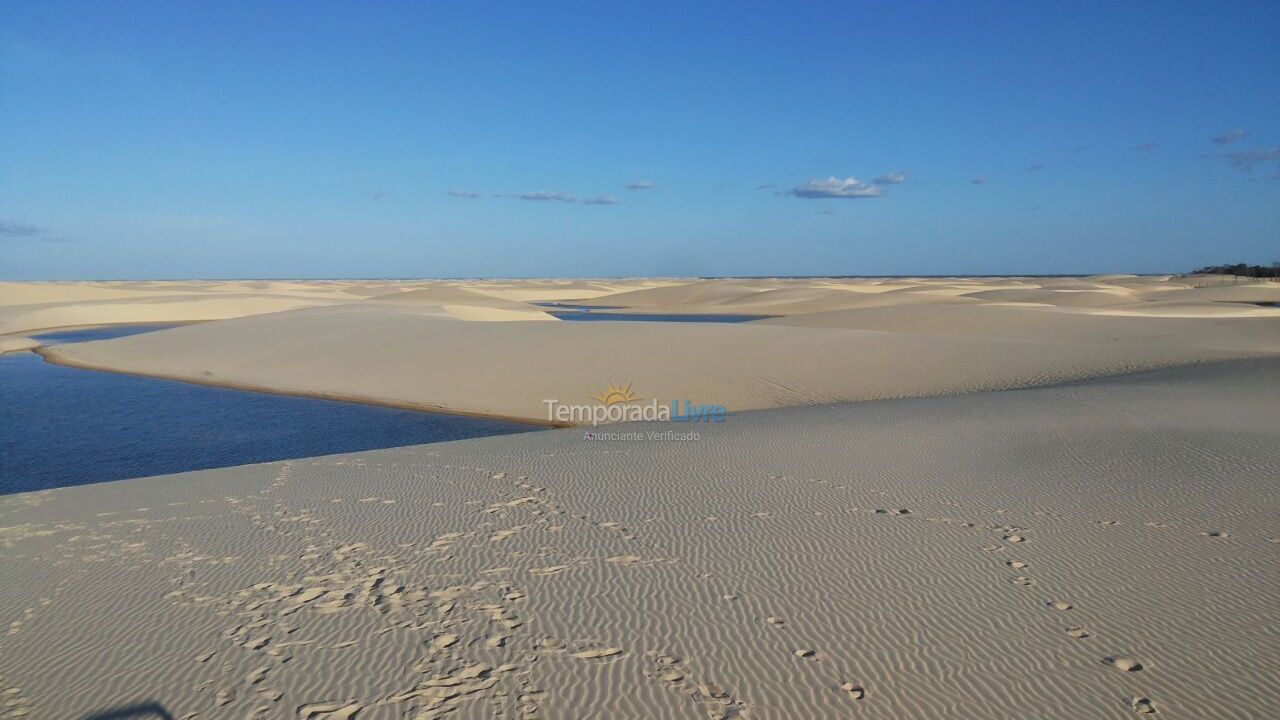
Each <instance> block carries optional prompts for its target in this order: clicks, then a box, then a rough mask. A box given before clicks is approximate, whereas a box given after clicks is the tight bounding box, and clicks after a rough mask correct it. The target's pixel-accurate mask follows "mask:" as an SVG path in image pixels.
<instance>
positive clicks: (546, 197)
mask: <svg viewBox="0 0 1280 720" xmlns="http://www.w3.org/2000/svg"><path fill="white" fill-rule="evenodd" d="M511 197H513V198H519V199H521V200H536V201H539V202H547V201H554V202H570V203H571V202H573V196H572V195H570V194H569V193H567V192H564V191H563V190H534V191H533V192H523V193H516V194H515V195H512V196H511Z"/></svg>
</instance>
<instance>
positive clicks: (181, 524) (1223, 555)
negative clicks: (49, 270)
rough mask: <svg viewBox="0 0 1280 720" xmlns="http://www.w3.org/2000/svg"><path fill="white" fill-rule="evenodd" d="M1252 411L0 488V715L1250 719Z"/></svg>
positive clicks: (762, 418)
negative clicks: (160, 711) (136, 710)
mask: <svg viewBox="0 0 1280 720" xmlns="http://www.w3.org/2000/svg"><path fill="white" fill-rule="evenodd" d="M329 312H330V311H329V310H327V309H325V310H308V311H298V312H295V313H287V314H285V315H286V316H289V317H292V318H296V319H306V318H311V319H313V320H314V321H316V322H328V323H334V322H335V321H336V320H337V319H336V318H333V317H327V315H326V314H327V313H329ZM362 318H363V319H364V320H367V321H369V322H372V323H374V324H375V325H376V324H378V323H381V322H387V321H386V320H385V319H384V320H379V319H378V316H377V315H376V314H374V315H371V316H362ZM265 319H266V318H249V319H243V320H236V321H228V322H220V323H210V324H208V325H205V326H202V328H218V327H220V326H221V327H224V328H229V329H228V330H227V331H226V332H227V335H226V336H225V337H242V335H241V333H244V332H249V331H250V330H252V329H253V327H254V325H253V323H254V322H255V321H261V320H265ZM454 324H455V325H457V326H463V327H465V326H481V325H483V326H486V327H487V326H489V325H490V324H485V323H465V322H461V321H455V322H454ZM570 325H572V324H571V323H511V324H510V326H509V327H510V329H527V328H531V327H535V326H546V327H567V326H570ZM339 327H341V326H340V325H339ZM765 327H768V326H765ZM196 329H197V328H189V329H187V330H190V331H194V330H196ZM633 329H635V328H633ZM740 329H741V328H740ZM788 329H789V330H798V328H774V330H788ZM400 330H401V331H402V332H406V330H405V328H404V327H401V328H400ZM166 332H172V333H177V332H179V331H166ZM420 332H422V333H425V334H430V333H434V332H435V330H434V329H433V326H427V327H424V328H422V329H421V330H420ZM845 332H847V331H845ZM339 334H340V335H343V336H344V337H343V340H345V341H347V342H353V341H352V339H351V337H353V336H351V337H348V335H349V334H350V331H349V330H339ZM153 337H155V338H159V337H161V335H159V334H157V335H155V336H153ZM173 337H183V336H181V335H174V336H173ZM186 337H187V339H189V340H192V341H194V340H196V339H197V338H200V339H201V340H202V341H203V340H220V339H221V338H222V337H224V336H217V335H215V336H209V337H204V336H195V335H190V334H188V335H187V336H186ZM251 337H257V336H251ZM102 347H104V348H106V347H109V345H108V344H106V343H103V344H102ZM166 347H169V346H167V345H166ZM1068 347H1069V346H1068ZM520 348H521V346H520V345H519V343H518V342H515V341H513V342H512V343H511V352H512V353H513V354H518V353H520V352H521V349H520ZM359 349H360V348H359V345H353V346H352V350H351V353H352V355H353V356H358V355H359V352H358V351H359ZM735 349H736V348H735ZM859 359H860V360H861V359H862V358H859ZM261 360H262V358H259V357H255V358H251V359H246V360H245V363H246V364H252V363H255V362H260V361H261ZM294 361H295V362H301V360H298V359H295V360H294ZM526 362H530V361H529V360H528V359H526ZM299 371H300V372H308V370H307V368H306V367H302V368H300V369H299ZM1278 406H1280V361H1278V360H1277V359H1275V358H1267V359H1260V360H1249V361H1244V362H1240V363H1226V364H1212V365H1202V366H1198V367H1190V368H1178V369H1171V370H1163V371H1159V372H1155V373H1149V374H1140V375H1129V376H1125V377H1119V378H1108V379H1102V380H1094V381H1090V382H1087V383H1081V384H1075V385H1066V386H1057V387H1051V388H1039V389H1026V390H1014V391H1010V392H1002V393H978V394H971V395H959V396H951V397H937V398H918V399H904V400H889V401H882V402H870V403H858V404H852V405H829V406H823V407H797V408H786V409H780V410H771V411H764V412H759V413H746V414H740V415H736V416H733V417H731V418H729V420H728V421H727V422H726V423H724V424H721V425H711V426H702V427H696V428H682V429H695V430H698V431H699V433H700V439H699V440H697V441H684V442H680V441H674V440H666V441H661V440H659V441H653V440H646V439H643V436H642V438H641V439H639V440H635V441H627V440H621V439H614V440H611V439H606V438H605V437H602V436H597V438H596V439H594V440H586V439H584V436H583V432H582V431H581V430H574V429H568V430H560V431H549V432H544V433H530V434H522V435H514V436H508V437H503V438H488V439H483V440H473V441H465V442H457V443H448V444H441V445H431V446H421V447H409V448H399V449H394V450H385V451H379V452H365V453H358V454H354V455H337V456H330V457H322V458H308V459H302V460H295V461H288V462H279V463H271V464H266V465H255V466H247V467H240V468H229V469H223V470H214V471H205V472H197V473H189V474H186V475H180V476H166V477H156V478H148V479H142V480H129V481H122V482H113V483H104V484H101V485H94V486H85V487H79V488H69V489H61V490H51V491H42V492H37V493H28V494H19V495H9V496H4V497H0V613H2V614H3V619H4V621H5V622H4V627H5V629H4V630H3V632H0V698H4V703H5V705H4V711H3V712H5V713H7V714H8V715H9V716H15V715H16V714H19V713H24V712H25V713H27V716H28V717H32V718H81V717H85V716H87V715H89V714H91V713H95V712H105V711H109V710H111V709H114V708H119V707H121V706H126V705H132V704H137V703H141V702H143V701H147V702H151V703H155V704H156V705H158V706H160V707H162V708H164V709H165V711H166V712H168V713H169V714H170V715H171V716H173V717H175V718H199V719H201V720H203V719H205V718H243V717H283V718H301V717H312V718H338V717H347V718H349V717H352V716H353V715H354V716H355V717H356V718H357V720H363V719H364V718H402V717H410V718H437V717H443V716H447V717H458V718H480V717H530V716H532V717H546V718H586V717H592V718H595V717H599V718H684V717H688V718H698V717H701V718H707V717H711V718H731V717H733V718H813V719H815V720H816V719H820V718H823V719H825V718H849V717H857V718H867V719H868V720H875V719H886V720H888V719H893V720H899V719H901V718H917V719H921V720H929V719H931V718H1045V719H1058V718H1061V719H1064V720H1079V719H1080V718H1123V717H1130V716H1131V715H1132V714H1133V713H1134V711H1135V710H1154V711H1155V712H1156V713H1158V715H1157V717H1168V718H1211V717H1213V718H1217V717H1222V718H1227V717H1230V718H1264V717H1275V716H1277V714H1278V713H1280V705H1278V704H1277V697H1280V674H1277V673H1276V671H1275V662H1274V661H1275V658H1276V656H1277V654H1278V653H1280V636H1278V635H1277V630H1276V626H1275V617H1276V614H1277V611H1278V610H1280V607H1278V606H1277V601H1276V598H1277V597H1280V570H1277V568H1280V564H1278V563H1277V552H1280V527H1278V526H1277V518H1280V506H1278V505H1277V498H1278V497H1280V495H1278V494H1277V491H1278V490H1280V487H1278V486H1277V480H1278V478H1280V473H1277V472H1276V470H1277V468H1280V424H1278V423H1276V422H1275V420H1276V408H1277V407H1278ZM670 427H671V426H670V425H667V424H655V425H634V424H633V425H626V426H617V427H614V428H609V429H608V430H617V431H635V432H641V433H643V432H647V431H654V432H663V431H666V430H669V429H670ZM356 713H358V715H356Z"/></svg>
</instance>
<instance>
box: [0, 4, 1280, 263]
mask: <svg viewBox="0 0 1280 720" xmlns="http://www.w3.org/2000/svg"><path fill="white" fill-rule="evenodd" d="M688 5H689V6H686V4H683V3H681V4H671V5H666V4H655V3H644V4H625V5H624V4H621V3H616V4H615V3H608V4H605V3H581V4H566V3H556V4H555V5H554V7H552V6H551V4H542V3H528V4H516V3H477V2H468V3H457V4H452V3H403V4H396V3H369V4H358V3H343V4H339V3H326V2H305V3H293V4H289V3H244V4H239V5H237V4H235V3H231V2H218V3H186V2H154V3H136V2H113V3H90V2H52V3H51V2H22V1H15V0H9V1H8V2H5V3H3V4H0V277H2V278H9V279H39V278H125V277H133V278H170V277H475V276H601V275H655V274H661V275H734V274H745V275H767V274H947V273H1089V272H1164V271H1182V270H1188V269H1191V268H1193V267H1195V266H1198V265H1203V264H1210V263H1219V262H1228V261H1231V262H1236V261H1247V262H1259V263H1270V262H1271V261H1273V260H1280V180H1277V179H1276V178H1277V176H1280V150H1277V148H1280V82H1277V81H1276V79H1277V78H1280V43H1277V42H1276V34H1277V30H1278V29H1280V4H1277V3H1274V2H1252V3H1207V2H1206V3H1178V2H1172V1H1169V2H1150V3H1148V2H1127V3H1061V4H1060V6H1059V7H1057V8H1052V7H1048V5H1049V3H1027V2H999V3H966V4H964V5H963V6H962V7H961V6H957V7H955V8H951V9H939V8H936V7H934V4H932V3H911V2H883V3H848V2H845V3H831V4H825V3H814V4H806V5H805V6H803V7H794V6H791V7H784V6H783V4H782V3H778V4H776V5H775V6H773V7H772V8H754V7H752V6H751V5H750V4H745V3H692V4H688ZM1215 138H1217V139H1218V140H1219V142H1215ZM877 178H879V179H880V180H879V182H877ZM977 179H981V180H982V182H980V183H975V182H974V181H975V180H977ZM645 184H651V185H652V187H647V188H644V189H633V188H635V187H637V186H642V185H645ZM628 185H632V186H633V187H632V188H629V187H628ZM588 200H590V201H591V202H588Z"/></svg>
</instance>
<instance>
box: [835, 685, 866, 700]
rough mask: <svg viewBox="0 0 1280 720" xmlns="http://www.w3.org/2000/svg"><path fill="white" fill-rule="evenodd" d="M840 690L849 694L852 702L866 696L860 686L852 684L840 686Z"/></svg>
mask: <svg viewBox="0 0 1280 720" xmlns="http://www.w3.org/2000/svg"><path fill="white" fill-rule="evenodd" d="M840 689H841V690H843V691H845V692H847V693H849V697H850V698H852V699H854V700H861V699H862V698H863V697H865V696H866V694H867V691H866V690H865V689H863V687H862V686H861V685H859V684H857V683H852V682H847V683H844V684H842V685H841V686H840Z"/></svg>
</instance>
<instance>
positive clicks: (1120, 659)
mask: <svg viewBox="0 0 1280 720" xmlns="http://www.w3.org/2000/svg"><path fill="white" fill-rule="evenodd" d="M1102 662H1103V663H1105V664H1107V665H1110V666H1111V667H1113V668H1115V669H1117V670H1119V671H1120V672H1138V671H1139V670H1141V669H1142V663H1140V662H1138V659H1137V658H1135V657H1133V656H1132V655H1114V656H1112V657H1108V658H1103V659H1102Z"/></svg>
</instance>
